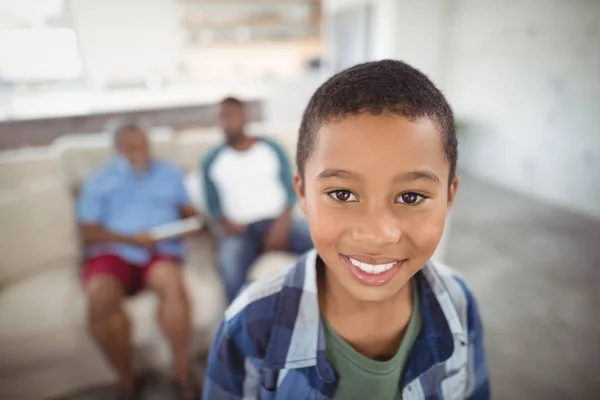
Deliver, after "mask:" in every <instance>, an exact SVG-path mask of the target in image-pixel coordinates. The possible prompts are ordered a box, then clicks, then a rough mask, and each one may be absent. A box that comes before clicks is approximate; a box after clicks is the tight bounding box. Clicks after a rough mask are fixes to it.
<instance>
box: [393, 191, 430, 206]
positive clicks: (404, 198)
mask: <svg viewBox="0 0 600 400" xmlns="http://www.w3.org/2000/svg"><path fill="white" fill-rule="evenodd" d="M425 198H426V197H425V196H423V195H422V194H419V193H415V192H406V193H402V194H401V195H400V196H398V200H397V201H398V203H401V204H410V205H416V204H419V203H421V202H422V201H423V200H425Z"/></svg>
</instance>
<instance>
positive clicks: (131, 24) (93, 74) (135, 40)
mask: <svg viewBox="0 0 600 400" xmlns="http://www.w3.org/2000/svg"><path fill="white" fill-rule="evenodd" d="M69 9H70V13H71V17H72V20H73V25H74V29H75V31H76V33H77V36H78V40H79V45H80V49H81V54H82V58H83V61H84V68H85V74H86V76H87V78H88V79H89V82H90V83H91V84H92V85H93V86H101V85H102V84H103V83H105V82H107V81H127V80H138V81H139V80H144V79H145V78H146V77H147V76H148V75H150V74H160V75H163V76H165V77H167V78H171V77H175V76H176V75H177V73H178V68H179V66H178V64H179V62H180V52H181V47H182V37H181V31H180V29H179V24H180V22H181V21H180V8H179V4H178V2H176V1H173V0H126V1H125V0H101V1H100V0H70V2H69Z"/></svg>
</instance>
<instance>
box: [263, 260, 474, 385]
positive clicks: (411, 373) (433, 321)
mask: <svg viewBox="0 0 600 400" xmlns="http://www.w3.org/2000/svg"><path fill="white" fill-rule="evenodd" d="M299 262H300V263H304V267H303V268H294V269H292V270H291V273H289V274H287V275H286V277H285V281H284V288H283V290H282V291H281V293H280V296H281V297H280V299H279V301H278V305H277V311H276V314H275V320H274V323H273V330H272V334H271V337H270V340H269V342H268V344H267V349H266V356H265V359H264V362H265V366H266V367H267V368H270V369H273V370H277V369H297V368H305V367H313V366H316V369H317V372H318V374H319V376H320V378H321V379H322V380H323V381H325V382H334V381H335V379H336V378H335V372H334V370H333V367H332V366H331V365H330V364H329V362H328V361H327V354H326V351H325V335H324V331H323V325H322V322H321V318H320V312H319V302H318V298H317V276H316V275H317V252H316V250H312V251H310V252H309V253H308V254H307V255H305V257H303V258H302V259H301V260H300V261H299ZM416 279H417V284H418V285H419V290H420V293H421V307H422V314H423V327H422V329H421V332H420V333H419V336H418V338H417V340H416V342H415V344H414V346H413V350H412V353H413V354H419V357H411V358H410V360H409V363H408V365H407V369H406V375H405V379H404V382H407V383H408V382H410V381H412V380H413V379H415V378H417V377H419V375H421V374H422V373H424V372H425V371H427V370H428V369H429V368H431V367H432V366H433V365H435V364H438V363H442V362H444V361H446V360H447V359H448V358H450V356H451V355H452V353H453V352H454V337H463V338H466V337H467V332H466V331H465V329H464V328H463V326H462V325H461V323H460V320H459V318H458V315H457V313H456V309H455V308H454V307H453V305H452V302H451V300H450V297H449V294H448V292H447V291H446V289H445V287H444V285H443V283H442V281H441V279H440V277H439V276H438V275H437V273H436V272H435V270H434V269H433V268H431V267H430V266H429V265H425V266H424V267H423V268H422V269H421V271H419V272H418V273H417V274H416ZM290 320H292V321H295V322H294V329H293V333H292V337H291V339H289V345H288V348H287V351H282V348H281V347H282V344H283V343H287V342H288V341H286V340H283V341H282V340H280V339H282V338H285V337H289V329H287V328H285V327H286V326H289V325H290V323H289V321H290Z"/></svg>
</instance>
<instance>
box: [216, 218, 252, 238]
mask: <svg viewBox="0 0 600 400" xmlns="http://www.w3.org/2000/svg"><path fill="white" fill-rule="evenodd" d="M221 226H222V227H223V230H224V231H225V233H226V234H227V236H235V235H241V234H242V233H244V232H246V225H242V224H236V223H235V222H231V221H230V220H228V219H223V220H222V221H221Z"/></svg>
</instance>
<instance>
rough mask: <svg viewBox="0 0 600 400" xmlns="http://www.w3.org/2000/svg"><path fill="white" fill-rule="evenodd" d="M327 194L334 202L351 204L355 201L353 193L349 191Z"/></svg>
mask: <svg viewBox="0 0 600 400" xmlns="http://www.w3.org/2000/svg"><path fill="white" fill-rule="evenodd" d="M327 194H328V195H329V196H330V197H333V199H334V200H337V201H341V202H346V203H347V202H351V201H356V196H355V195H354V193H352V192H351V191H349V190H345V189H338V190H333V191H331V192H329V193H327Z"/></svg>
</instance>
